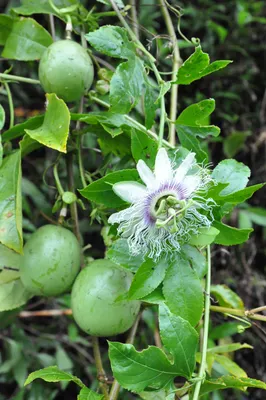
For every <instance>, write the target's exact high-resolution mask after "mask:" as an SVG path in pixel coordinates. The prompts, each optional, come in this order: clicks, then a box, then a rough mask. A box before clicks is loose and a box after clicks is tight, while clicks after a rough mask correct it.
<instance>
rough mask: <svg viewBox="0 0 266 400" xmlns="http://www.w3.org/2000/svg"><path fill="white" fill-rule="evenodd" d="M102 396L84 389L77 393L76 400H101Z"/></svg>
mask: <svg viewBox="0 0 266 400" xmlns="http://www.w3.org/2000/svg"><path fill="white" fill-rule="evenodd" d="M103 399H104V396H102V395H101V394H97V393H95V392H93V391H92V390H90V389H88V388H86V387H84V388H82V389H81V391H80V392H79V395H78V398H77V400H103Z"/></svg>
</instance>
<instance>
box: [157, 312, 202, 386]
mask: <svg viewBox="0 0 266 400" xmlns="http://www.w3.org/2000/svg"><path fill="white" fill-rule="evenodd" d="M159 325H160V336H161V339H162V342H163V344H164V346H165V348H166V349H167V350H168V351H169V352H170V353H171V354H172V356H173V358H174V364H175V368H176V369H177V370H178V371H179V375H181V376H184V377H186V378H187V379H189V378H191V376H192V373H193V371H194V369H195V364H196V351H197V347H198V340H199V336H198V333H197V331H196V330H195V329H194V328H193V327H192V326H191V325H190V323H189V322H188V321H186V320H184V319H183V318H181V317H177V316H176V315H174V314H172V313H171V312H169V310H168V309H167V308H166V307H165V305H160V307H159Z"/></svg>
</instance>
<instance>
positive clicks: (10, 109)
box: [4, 82, 14, 129]
mask: <svg viewBox="0 0 266 400" xmlns="http://www.w3.org/2000/svg"><path fill="white" fill-rule="evenodd" d="M4 87H5V89H6V93H7V98H8V105H9V113H10V122H9V129H11V128H13V126H14V104H13V99H12V93H11V91H10V89H9V85H8V83H7V82H4Z"/></svg>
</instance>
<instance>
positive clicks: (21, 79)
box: [0, 73, 41, 85]
mask: <svg viewBox="0 0 266 400" xmlns="http://www.w3.org/2000/svg"><path fill="white" fill-rule="evenodd" d="M1 78H2V79H7V80H8V81H17V82H25V83H32V84H34V85H40V84H41V82H40V81H38V80H37V79H31V78H24V76H17V75H10V74H2V73H0V79H1Z"/></svg>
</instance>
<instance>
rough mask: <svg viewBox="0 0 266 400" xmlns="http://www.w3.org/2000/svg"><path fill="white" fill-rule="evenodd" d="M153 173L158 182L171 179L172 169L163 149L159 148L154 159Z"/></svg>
mask: <svg viewBox="0 0 266 400" xmlns="http://www.w3.org/2000/svg"><path fill="white" fill-rule="evenodd" d="M154 174H155V178H156V180H158V181H159V182H165V181H171V180H172V179H173V170H172V166H171V163H170V160H169V157H168V155H167V152H166V150H165V149H162V148H161V149H159V151H158V153H157V156H156V160H155V168H154Z"/></svg>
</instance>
